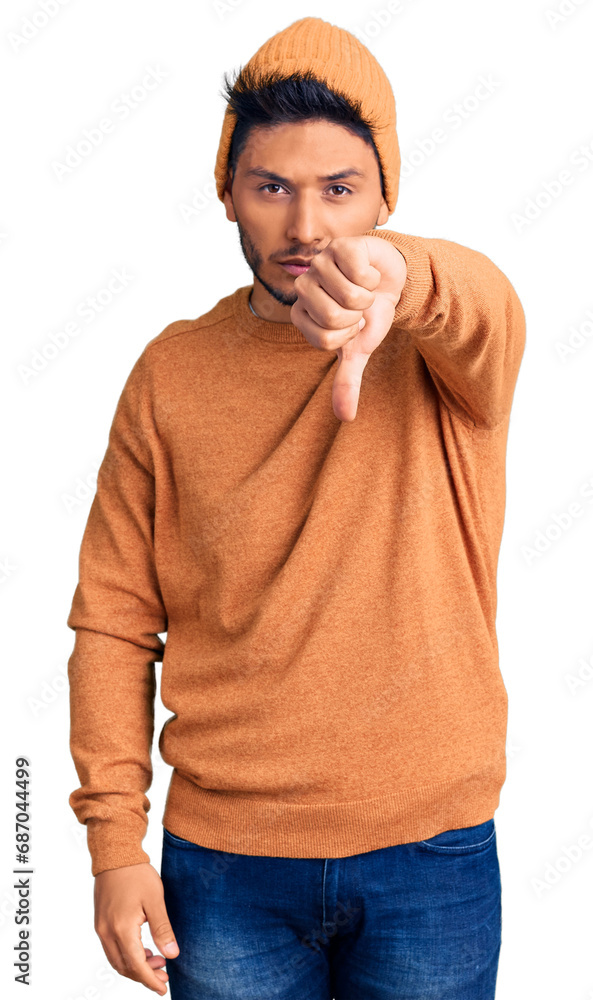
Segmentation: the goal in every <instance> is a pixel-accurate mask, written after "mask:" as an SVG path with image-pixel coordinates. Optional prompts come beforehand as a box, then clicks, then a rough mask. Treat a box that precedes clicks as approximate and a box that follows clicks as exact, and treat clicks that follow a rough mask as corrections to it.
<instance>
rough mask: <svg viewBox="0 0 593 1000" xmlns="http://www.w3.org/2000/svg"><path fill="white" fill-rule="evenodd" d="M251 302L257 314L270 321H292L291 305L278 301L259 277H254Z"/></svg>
mask: <svg viewBox="0 0 593 1000" xmlns="http://www.w3.org/2000/svg"><path fill="white" fill-rule="evenodd" d="M249 303H250V305H251V308H252V310H253V311H254V312H255V314H256V316H259V318H260V319H265V320H267V321H268V322H269V323H290V322H292V321H291V318H290V310H291V308H292V307H291V306H287V305H283V304H282V303H281V302H278V300H277V299H275V298H274V296H273V295H270V293H269V292H268V290H267V289H266V288H264V286H263V285H262V283H261V281H259V280H258V278H256V277H255V275H254V277H253V291H252V292H251V296H250V298H249Z"/></svg>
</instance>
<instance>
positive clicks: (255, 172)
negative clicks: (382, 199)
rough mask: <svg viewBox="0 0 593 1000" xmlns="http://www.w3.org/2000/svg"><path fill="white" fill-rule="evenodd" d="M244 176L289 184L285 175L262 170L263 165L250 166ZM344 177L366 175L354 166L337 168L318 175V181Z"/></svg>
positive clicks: (335, 179)
mask: <svg viewBox="0 0 593 1000" xmlns="http://www.w3.org/2000/svg"><path fill="white" fill-rule="evenodd" d="M245 176H246V177H264V178H266V179H267V180H270V181H273V182H274V183H275V184H290V181H289V180H288V178H287V177H281V176H280V174H275V173H273V172H272V171H271V170H264V168H263V167H252V168H251V170H246V171H245ZM345 177H361V178H364V177H366V174H364V173H363V172H362V170H357V169H356V168H355V167H348V169H346V170H338V171H337V172H336V173H335V174H326V175H325V176H324V177H318V178H317V180H318V181H339V180H342V179H343V178H345Z"/></svg>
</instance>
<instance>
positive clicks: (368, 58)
mask: <svg viewBox="0 0 593 1000" xmlns="http://www.w3.org/2000/svg"><path fill="white" fill-rule="evenodd" d="M247 67H249V69H250V70H252V71H255V73H256V74H257V75H259V73H268V72H270V71H272V72H278V71H280V74H281V75H282V76H290V75H291V74H292V73H294V72H304V71H306V70H311V71H312V73H313V74H314V75H315V76H316V77H317V78H318V79H319V80H321V81H322V82H324V83H326V84H327V86H328V87H330V88H331V89H332V90H333V91H335V92H336V93H339V94H340V95H341V96H343V97H344V98H346V100H354V101H358V102H360V112H361V115H362V117H363V118H364V119H365V120H367V121H368V123H369V126H370V128H371V133H372V136H373V139H374V142H375V145H376V147H377V152H378V154H379V162H380V164H381V170H382V173H383V185H384V189H385V201H386V202H387V207H388V209H389V212H390V213H391V212H393V210H394V208H395V204H396V201H397V194H398V188H399V173H400V152H399V144H398V141H397V132H396V128H395V124H396V118H395V98H394V96H393V91H392V89H391V84H390V83H389V80H388V78H387V75H386V73H385V71H384V70H383V69H382V67H381V66H380V65H379V63H378V62H377V60H376V59H375V57H374V55H373V54H372V52H370V51H369V49H367V47H366V46H365V45H363V44H362V42H360V41H359V40H358V38H356V37H355V35H353V34H351V33H350V32H349V31H346V29H345V28H339V27H338V26H337V25H335V24H330V23H329V22H328V21H324V20H322V18H320V17H302V18H300V19H299V20H298V21H294V22H293V23H292V24H290V25H289V26H288V27H287V28H284V29H283V30H282V31H280V32H278V34H276V35H273V36H272V37H271V38H269V39H268V40H267V41H266V42H264V44H263V45H261V46H260V48H259V49H258V50H257V52H256V53H255V54H254V55H253V56H252V57H251V59H250V60H249V62H248V63H247V66H246V67H245V68H246V69H247ZM235 122H236V114H235V112H234V111H232V110H231V108H230V107H229V106H228V104H227V107H226V109H225V114H224V120H223V123H222V132H221V136H220V142H219V145H218V153H217V155H216V165H215V169H214V176H215V179H216V191H217V194H218V197H219V198H220V200H221V201H222V200H223V193H224V189H225V186H226V182H227V176H228V156H229V150H230V146H231V139H232V135H233V130H234V128H235Z"/></svg>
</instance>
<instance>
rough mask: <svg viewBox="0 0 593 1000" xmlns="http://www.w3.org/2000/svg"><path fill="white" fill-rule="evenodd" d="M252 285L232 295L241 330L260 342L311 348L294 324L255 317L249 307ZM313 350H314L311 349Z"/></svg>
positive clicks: (239, 289) (243, 287) (245, 286)
mask: <svg viewBox="0 0 593 1000" xmlns="http://www.w3.org/2000/svg"><path fill="white" fill-rule="evenodd" d="M252 290H253V284H251V285H243V286H242V287H241V288H238V289H237V291H236V292H235V295H234V308H235V316H236V318H237V320H238V322H239V323H240V325H241V327H242V329H243V330H245V331H246V332H247V333H248V334H249V335H250V336H252V337H259V338H260V340H270V341H274V342H276V343H281V344H303V345H306V346H307V347H311V348H313V345H312V344H310V343H309V341H308V340H307V338H306V337H305V335H304V334H303V333H302V332H301V331H300V330H299V328H298V326H295V325H294V323H275V322H272V321H271V320H268V319H262V318H261V316H256V315H255V313H253V312H252V311H251V309H250V307H249V296H250V294H251V292H252ZM313 350H315V348H313Z"/></svg>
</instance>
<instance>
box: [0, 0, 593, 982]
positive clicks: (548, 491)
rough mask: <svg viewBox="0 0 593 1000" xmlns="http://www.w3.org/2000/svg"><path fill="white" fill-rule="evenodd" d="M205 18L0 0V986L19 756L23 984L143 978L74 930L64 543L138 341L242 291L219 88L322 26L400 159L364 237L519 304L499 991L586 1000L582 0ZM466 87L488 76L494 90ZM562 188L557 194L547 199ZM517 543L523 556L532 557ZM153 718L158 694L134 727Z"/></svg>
mask: <svg viewBox="0 0 593 1000" xmlns="http://www.w3.org/2000/svg"><path fill="white" fill-rule="evenodd" d="M51 6H52V4H51V3H50V8H51ZM219 6H221V7H222V8H223V9H222V10H219V11H217V7H216V5H215V4H214V3H209V2H197V0H167V2H166V3H165V2H161V3H159V2H154V0H152V2H147V0H100V2H99V0H69V2H67V3H65V4H61V5H60V6H59V10H58V12H57V13H56V14H54V15H52V16H50V17H48V18H46V20H47V23H46V24H43V23H42V22H43V18H42V17H41V16H40V14H39V12H40V10H41V7H40V6H39V5H38V3H37V2H36V0H4V3H3V4H2V10H1V13H0V35H1V38H0V47H1V52H2V55H1V73H0V86H1V92H2V110H1V120H0V135H1V140H2V156H1V167H0V169H1V178H0V179H1V193H2V206H1V208H0V275H1V278H2V286H3V295H2V300H1V307H0V308H1V309H2V317H1V328H2V335H3V350H4V364H3V366H2V391H1V395H2V402H3V404H4V407H5V412H4V419H3V430H4V450H5V455H6V458H5V461H4V463H3V464H4V468H5V471H6V472H7V473H8V475H7V476H6V479H5V487H4V490H3V494H2V500H3V509H4V517H3V522H2V525H3V532H2V541H1V550H0V562H1V566H2V569H1V572H0V579H1V582H2V609H3V611H4V615H5V618H4V623H3V629H2V635H3V639H4V641H5V642H6V646H5V647H4V650H3V652H4V656H3V667H4V670H3V696H4V710H5V714H4V719H5V722H4V725H3V726H2V744H3V755H2V768H1V773H2V788H1V790H0V791H1V794H2V796H3V798H2V815H3V822H2V824H1V826H0V848H1V850H0V857H1V858H2V864H1V866H0V956H1V957H0V985H2V986H3V987H5V988H6V989H5V990H4V995H5V996H6V995H8V996H9V997H13V996H14V997H16V996H21V995H23V994H24V992H25V990H26V988H25V987H19V986H18V985H16V984H14V982H13V969H12V961H13V952H12V948H13V946H14V944H15V942H16V934H15V926H14V909H15V895H14V892H13V890H12V888H11V886H12V882H13V877H12V867H13V855H14V831H13V816H14V812H13V802H14V759H15V757H16V756H17V755H19V754H26V755H28V756H29V757H30V760H31V765H32V775H33V778H32V785H31V789H32V796H31V803H32V826H33V841H32V862H33V866H34V868H35V874H34V876H33V903H32V906H33V910H32V913H33V918H34V919H33V923H32V932H33V934H32V937H33V946H32V956H33V958H32V969H33V974H32V985H31V986H30V987H29V988H28V989H27V990H26V993H27V996H28V997H29V998H38V997H39V998H43V1000H53V998H60V1000H62V998H63V1000H73V998H75V997H83V996H84V997H86V998H87V1000H98V998H103V997H108V998H109V1000H116V998H117V997H120V996H121V997H123V996H130V997H131V996H141V995H144V994H143V993H142V991H143V989H144V987H143V986H141V985H140V984H139V983H135V982H131V981H130V980H127V979H123V978H122V977H120V976H118V975H117V973H115V972H114V971H113V970H112V969H111V968H110V966H109V965H108V962H107V959H106V957H105V955H104V952H103V949H102V946H101V943H100V941H99V938H98V937H97V936H96V934H95V932H94V930H93V879H92V876H91V873H90V856H89V854H88V851H87V847H86V836H85V831H84V828H83V827H82V826H81V825H80V824H78V823H77V821H76V818H75V816H74V813H73V812H72V811H71V809H70V806H69V804H68V796H69V794H70V793H71V791H72V790H73V789H74V788H75V787H77V785H78V779H77V776H76V772H75V770H74V766H73V763H72V760H71V758H70V754H69V749H68V736H69V718H68V691H67V681H66V664H67V660H68V657H69V655H70V652H71V650H72V646H73V642H74V634H73V632H71V631H70V630H69V629H68V628H67V626H66V618H67V615H68V613H69V610H70V603H71V600H72V596H73V593H74V588H75V586H76V581H77V559H78V549H79V545H80V541H81V537H82V532H83V529H84V525H85V522H86V518H87V515H88V511H89V508H90V503H91V500H92V496H93V491H94V474H95V473H96V470H97V467H98V465H99V463H100V461H101V459H102V457H103V454H104V451H105V447H106V444H107V434H108V430H109V425H110V423H111V419H112V417H113V413H114V410H115V405H116V402H117V399H118V397H119V394H120V392H121V390H122V388H123V384H124V382H125V380H126V377H127V375H128V373H129V371H130V369H131V367H132V365H133V363H134V361H135V360H136V359H137V357H138V356H139V354H140V353H141V352H142V349H143V347H144V345H145V344H146V343H147V341H148V340H150V339H151V338H153V337H154V336H156V335H157V334H158V333H159V332H160V331H161V330H162V329H163V328H164V327H165V326H166V325H167V324H168V323H170V322H172V321H173V320H177V319H182V318H194V317H197V316H199V315H201V314H202V313H203V312H205V311H207V310H208V309H210V308H211V307H212V306H213V305H214V304H215V303H216V302H217V301H218V300H219V299H220V298H221V297H222V296H223V295H226V294H228V293H230V292H231V291H233V290H234V289H235V288H236V287H237V286H238V285H244V284H249V283H250V282H251V272H250V271H249V269H248V268H247V265H246V263H245V261H244V259H243V256H242V253H241V250H240V247H239V242H238V235H237V231H236V226H235V225H234V224H232V223H229V222H228V221H227V220H226V216H225V213H224V209H223V206H222V204H221V202H219V201H218V199H217V198H216V195H215V191H214V181H213V168H214V161H215V156H216V150H217V146H218V141H219V136H220V128H221V124H222V116H223V111H224V106H225V105H224V100H223V98H222V96H221V95H220V88H221V86H222V73H223V71H224V70H231V69H235V68H237V67H238V66H239V65H242V64H244V63H245V62H246V61H247V59H248V58H249V57H250V56H251V55H252V53H253V52H254V51H255V50H256V48H257V47H258V46H259V45H260V44H261V43H262V42H263V41H265V39H266V38H268V37H269V36H270V35H272V34H274V33H275V32H276V31H278V30H281V29H282V28H283V27H285V26H286V25H287V24H289V23H291V22H292V21H293V20H296V19H297V18H299V17H303V16H306V15H316V16H321V17H323V18H324V19H326V20H330V21H333V22H334V23H337V24H339V25H340V26H342V27H344V28H347V29H349V30H351V31H354V30H355V29H359V30H360V31H362V32H363V33H364V37H363V40H365V42H366V44H367V45H368V47H369V48H370V49H371V51H372V52H373V53H374V54H375V56H376V57H377V58H378V60H379V61H380V62H381V64H382V65H383V67H384V68H385V70H386V72H387V74H388V76H389V78H390V80H391V83H392V86H393V90H394V93H395V98H396V106H397V111H398V134H399V140H400V146H401V151H402V160H403V167H402V182H401V188H400V195H399V202H398V205H397V207H396V210H395V212H394V214H393V215H392V216H391V217H390V219H389V221H388V223H387V224H386V227H387V228H390V229H395V230H398V231H400V232H403V233H412V234H417V235H421V236H436V237H442V238H446V239H450V240H454V241H456V242H458V243H462V244H465V245H467V246H470V247H472V248H475V249H477V250H480V251H481V252H483V253H485V254H486V255H488V256H489V257H490V258H491V259H492V260H494V262H495V263H496V264H498V266H499V267H500V268H501V269H502V270H503V271H504V272H505V273H506V274H507V275H508V277H509V278H510V279H511V281H512V282H513V284H514V286H515V288H516V290H517V292H518V294H519V296H520V298H521V301H522V303H523V306H524V309H525V312H526V317H527V345H526V350H525V354H524V359H523V363H522V367H521V371H520V375H519V380H518V384H517V388H516V393H515V401H514V405H513V412H512V417H511V423H510V432H509V441H508V460H507V513H506V521H505V530H504V536H503V542H502V548H501V554H500V563H499V575H498V585H499V603H498V619H497V627H498V636H499V645H500V663H501V670H502V674H503V677H504V681H505V684H506V687H507V690H508V694H509V702H510V705H509V731H508V744H507V752H508V776H507V780H506V783H505V785H504V787H503V791H502V796H501V804H500V807H499V809H498V810H497V813H496V824H497V838H498V851H499V858H500V864H501V873H502V880H503V947H502V951H501V958H500V967H499V977H498V990H497V1000H519V998H521V1000H522V998H523V997H526V996H528V997H537V998H538V1000H544V998H554V1000H557V998H558V997H562V1000H587V998H591V997H593V967H592V966H591V960H590V956H591V940H592V933H591V932H592V929H593V920H592V914H591V900H592V899H593V846H592V845H593V783H592V780H591V760H592V757H593V753H592V751H593V727H592V726H591V711H592V708H593V669H592V668H591V666H590V665H589V664H590V662H593V616H592V614H591V609H592V601H591V597H592V591H593V587H592V569H591V565H592V548H591V543H592V539H593V504H592V503H591V501H590V500H589V499H587V497H586V496H585V495H584V494H583V493H582V492H581V490H582V488H583V486H585V488H586V484H587V483H589V484H591V483H593V454H592V448H591V442H592V437H591V427H592V421H593V403H592V400H593V394H592V393H591V384H592V381H593V337H592V333H593V285H592V281H591V275H592V264H593V255H592V250H591V220H592V207H593V197H592V195H593V115H592V114H591V111H592V106H591V95H592V94H593V86H592V83H593V81H592V75H593V73H592V65H593V63H592V60H591V38H592V37H593V0H588V2H587V0H584V2H581V3H580V4H571V3H570V2H567V0H565V2H564V4H562V3H561V0H556V2H551V3H549V4H546V3H545V2H532V0H522V2H521V3H517V0H481V2H479V3H476V2H475V0H449V2H447V3H442V2H439V0H402V3H401V4H399V7H398V4H396V3H394V4H391V12H388V8H389V4H388V0H379V2H377V3H374V4H373V3H369V4H365V3H347V2H341V3H340V4H338V3H329V2H324V0H316V2H315V3H300V4H298V5H297V6H296V7H295V6H294V5H287V4H285V5H281V4H279V3H277V2H274V3H273V2H271V0H265V2H264V0H234V2H233V3H229V4H227V5H224V4H221V5H219ZM225 6H226V10H225V9H224V8H225ZM561 9H563V10H564V11H565V13H564V15H562V14H560V15H558V17H556V18H554V17H553V16H552V12H554V11H556V12H558V11H560V10H561ZM382 12H383V13H382ZM31 18H34V19H35V22H34V23H37V24H38V25H39V27H38V28H33V31H32V32H31V29H30V27H29V31H28V34H32V37H31V38H30V39H29V40H28V41H25V42H23V41H22V36H23V31H24V26H25V24H26V21H27V19H31ZM29 23H30V21H29ZM16 36H21V42H20V44H19V42H18V40H17V41H15V37H16ZM149 67H152V68H153V69H156V68H160V70H162V71H163V72H164V73H166V77H165V78H164V79H163V81H162V82H161V83H160V84H159V85H158V86H156V87H155V89H153V90H151V91H148V92H147V93H146V99H145V100H144V101H142V102H141V103H140V104H139V105H138V106H137V107H136V108H135V110H133V111H132V112H131V113H130V115H129V116H128V117H127V119H125V120H123V121H120V120H119V119H115V122H116V124H115V128H114V131H113V132H112V133H111V134H109V135H106V136H105V137H104V139H103V142H102V143H101V145H99V146H98V147H96V148H94V149H93V151H92V152H91V153H90V154H89V155H88V156H86V157H84V158H83V160H82V162H81V163H80V164H79V165H78V166H77V167H75V168H74V169H72V170H71V171H70V172H69V173H67V174H66V175H65V176H64V177H63V178H62V179H60V178H59V177H58V176H57V173H56V169H55V166H56V164H57V163H59V162H62V163H63V161H64V159H65V156H66V151H67V147H68V146H69V145H71V144H76V143H77V142H78V141H79V140H80V139H81V138H82V135H83V130H84V129H89V128H96V127H97V126H98V124H99V123H100V121H101V120H102V119H103V118H104V117H106V116H108V115H110V116H111V117H112V118H114V116H113V114H112V113H111V112H110V106H111V104H112V102H113V101H114V100H115V99H116V98H117V96H118V95H119V94H121V93H122V92H125V91H129V90H131V88H133V87H134V86H136V85H138V84H140V82H141V80H142V78H143V76H144V74H145V73H146V71H147V69H148V68H149ZM481 78H486V79H489V80H490V81H491V85H492V87H493V90H492V92H491V93H490V95H489V96H487V97H486V96H484V89H483V88H480V86H479V84H480V80H481ZM476 88H478V90H477V91H476ZM476 93H477V94H478V95H481V96H475V95H476ZM457 103H459V104H461V105H462V107H463V109H464V110H463V113H464V116H465V117H464V119H463V123H462V124H461V125H460V126H459V127H455V125H454V124H453V123H452V122H451V121H450V110H451V109H452V108H453V106H454V105H455V104H457ZM439 127H440V128H442V129H444V131H445V134H446V139H445V141H444V142H443V143H442V144H439V145H436V146H435V147H434V148H433V149H432V150H431V149H430V148H429V144H428V143H427V140H429V138H430V136H431V133H432V132H433V130H434V129H436V128H439ZM422 147H424V152H422ZM580 147H586V149H587V150H588V154H589V156H588V158H586V157H582V156H580V154H579V149H580ZM410 163H411V164H412V166H410ZM562 171H567V172H568V173H567V174H565V175H564V176H565V177H570V178H571V183H570V184H566V185H562V184H559V185H557V186H558V191H557V192H556V193H555V194H549V193H548V194H546V186H548V191H550V185H551V184H552V182H554V181H555V180H557V178H558V176H559V175H560V174H561V172H562ZM530 201H531V206H532V213H531V218H529V219H526V209H527V206H528V203H529V202H530ZM192 202H194V203H195V206H196V207H195V209H194V211H193V212H192V213H191V214H190V216H189V218H184V214H183V212H184V206H185V208H186V209H187V207H188V206H191V205H192ZM521 218H522V219H523V222H522V223H521V222H520V219H521ZM121 268H125V269H126V270H127V271H128V272H129V274H130V275H132V276H133V279H132V280H130V282H129V284H128V286H127V287H126V288H125V289H124V290H123V291H121V292H120V293H119V294H117V295H115V296H114V297H113V300H112V301H111V302H110V303H109V304H108V305H106V306H105V307H104V308H103V309H102V310H101V311H100V312H97V313H95V314H94V316H93V319H92V320H91V321H89V322H86V321H84V320H83V319H81V317H80V314H79V313H78V312H77V309H78V308H79V306H80V304H81V303H83V302H84V300H85V299H86V298H87V296H89V295H94V294H96V293H97V292H99V290H100V289H102V288H104V287H105V286H106V285H107V282H108V281H109V279H110V277H111V273H112V270H113V269H121ZM75 320H77V321H78V324H79V333H78V335H77V336H75V337H71V338H70V339H69V340H67V341H66V342H65V343H64V344H63V345H62V346H61V347H60V349H59V350H57V351H56V352H55V356H54V357H51V358H49V354H50V351H48V350H47V349H48V346H49V345H51V344H52V338H55V337H56V335H58V334H59V333H61V332H62V331H64V329H65V327H66V324H68V323H71V322H73V321H75ZM579 329H580V335H579V333H578V331H579ZM569 338H572V341H573V344H574V345H577V343H578V341H579V340H580V346H575V347H574V349H573V351H572V353H570V354H569V355H568V356H567V357H566V359H565V360H563V358H562V357H561V354H560V351H559V347H558V345H559V344H568V343H569ZM37 352H38V353H37ZM40 357H41V358H44V357H45V358H46V363H45V365H44V366H43V362H41V363H39V358H40ZM34 358H37V359H38V370H37V371H35V370H34V368H33V364H32V363H33V360H34ZM588 492H589V495H593V490H592V489H591V487H589V489H588ZM575 503H576V504H580V512H579V515H578V516H574V517H572V518H571V517H570V515H569V518H567V519H566V522H565V524H566V526H562V525H561V526H560V527H559V528H556V530H554V528H553V526H554V524H555V520H554V519H555V517H558V516H559V515H561V514H563V513H566V512H567V511H568V510H569V508H570V505H573V504H575ZM572 510H573V511H574V510H575V508H574V506H573V507H572ZM538 532H541V534H540V535H538ZM538 537H539V538H540V541H541V542H542V544H541V549H542V551H540V552H539V553H538V554H536V555H533V557H532V558H529V556H528V549H529V548H532V549H533V547H534V543H535V541H536V539H537V538H538ZM547 537H549V538H550V539H551V541H549V542H548V544H547V548H545V540H546V538H547ZM157 671H158V672H159V673H160V665H159V666H158V667H157ZM579 671H581V674H582V677H583V679H582V682H581V683H580V684H579V686H577V687H576V688H574V687H573V689H571V687H570V685H569V683H568V679H569V678H570V677H571V676H572V677H573V678H577V679H578V676H579ZM586 678H589V679H586ZM166 717H167V713H166V712H165V710H164V709H163V707H162V705H160V702H159V703H157V720H156V721H157V734H158V733H159V732H160V729H161V727H162V725H163V723H164V721H165V718H166ZM154 765H155V775H154V782H153V785H152V788H151V791H150V793H149V797H150V799H151V802H152V809H151V813H150V823H149V831H148V834H147V836H146V838H145V841H144V847H145V849H146V850H147V852H148V853H149V855H150V857H151V861H152V862H153V864H154V865H155V866H156V867H157V869H158V868H159V867H160V849H161V838H162V827H161V817H162V812H163V808H164V802H165V796H166V790H167V785H168V781H169V777H170V769H169V768H168V767H167V766H166V765H165V764H164V763H163V762H162V761H161V759H160V755H159V753H158V747H157V741H156V739H155V754H154ZM583 836H586V837H587V838H588V844H589V847H588V849H585V850H583V851H582V853H581V856H580V857H577V854H578V852H574V851H573V852H572V854H573V858H572V859H569V858H568V856H567V854H566V852H565V848H567V849H570V845H574V844H576V843H577V841H578V839H579V838H581V837H583ZM569 853H570V851H569ZM561 859H564V861H562V860H561ZM145 931H146V933H145V935H144V939H145V943H147V944H150V937H149V934H148V932H147V929H146V927H145ZM93 990H94V991H95V992H93ZM295 1000H298V998H295ZM361 1000H364V998H361Z"/></svg>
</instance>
